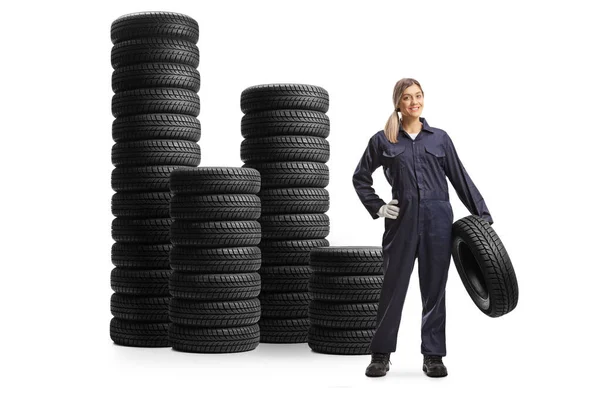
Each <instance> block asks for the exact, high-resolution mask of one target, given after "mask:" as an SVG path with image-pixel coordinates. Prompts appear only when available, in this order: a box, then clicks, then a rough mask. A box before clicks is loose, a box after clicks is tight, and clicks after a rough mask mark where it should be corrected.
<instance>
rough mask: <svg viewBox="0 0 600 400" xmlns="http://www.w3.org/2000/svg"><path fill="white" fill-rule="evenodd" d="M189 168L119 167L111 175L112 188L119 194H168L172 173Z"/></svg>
mask: <svg viewBox="0 0 600 400" xmlns="http://www.w3.org/2000/svg"><path fill="white" fill-rule="evenodd" d="M178 168H189V167H185V166H181V165H152V166H146V167H140V166H137V167H117V168H114V169H113V170H112V173H111V186H112V189H113V190H114V191H117V192H168V191H169V177H170V175H171V171H173V170H175V169H178Z"/></svg>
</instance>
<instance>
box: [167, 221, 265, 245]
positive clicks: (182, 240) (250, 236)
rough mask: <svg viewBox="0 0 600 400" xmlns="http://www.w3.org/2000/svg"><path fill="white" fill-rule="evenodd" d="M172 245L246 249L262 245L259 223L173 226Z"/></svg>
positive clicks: (242, 222) (199, 223)
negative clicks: (246, 247) (245, 247)
mask: <svg viewBox="0 0 600 400" xmlns="http://www.w3.org/2000/svg"><path fill="white" fill-rule="evenodd" d="M171 243H173V244H177V245H182V246H198V247H244V246H256V245H257V244H259V243H260V223H258V222H257V221H189V220H183V219H176V220H175V221H173V225H171Z"/></svg>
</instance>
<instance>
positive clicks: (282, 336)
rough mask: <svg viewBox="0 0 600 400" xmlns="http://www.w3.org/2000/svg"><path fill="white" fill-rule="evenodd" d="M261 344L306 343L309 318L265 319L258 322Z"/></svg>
mask: <svg viewBox="0 0 600 400" xmlns="http://www.w3.org/2000/svg"><path fill="white" fill-rule="evenodd" d="M258 325H259V326H260V342H261V343H306V340H307V339H308V328H309V326H310V321H309V320H308V318H294V319H266V318H265V319H263V318H261V320H260V321H258Z"/></svg>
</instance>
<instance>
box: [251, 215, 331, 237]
mask: <svg viewBox="0 0 600 400" xmlns="http://www.w3.org/2000/svg"><path fill="white" fill-rule="evenodd" d="M258 222H260V226H261V232H262V240H291V239H324V238H325V237H327V235H329V217H328V216H327V215H326V214H279V215H263V216H261V217H260V218H259V219H258Z"/></svg>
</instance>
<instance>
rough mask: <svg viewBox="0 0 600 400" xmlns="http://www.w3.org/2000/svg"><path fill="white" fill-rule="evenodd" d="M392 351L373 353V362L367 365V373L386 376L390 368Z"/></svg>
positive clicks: (372, 375)
mask: <svg viewBox="0 0 600 400" xmlns="http://www.w3.org/2000/svg"><path fill="white" fill-rule="evenodd" d="M390 364H391V362H390V353H373V354H371V364H369V366H368V367H367V371H366V372H365V375H367V376H369V377H379V376H385V374H386V373H387V372H388V371H389V370H390Z"/></svg>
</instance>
